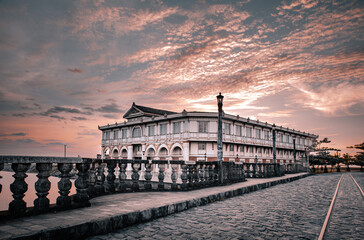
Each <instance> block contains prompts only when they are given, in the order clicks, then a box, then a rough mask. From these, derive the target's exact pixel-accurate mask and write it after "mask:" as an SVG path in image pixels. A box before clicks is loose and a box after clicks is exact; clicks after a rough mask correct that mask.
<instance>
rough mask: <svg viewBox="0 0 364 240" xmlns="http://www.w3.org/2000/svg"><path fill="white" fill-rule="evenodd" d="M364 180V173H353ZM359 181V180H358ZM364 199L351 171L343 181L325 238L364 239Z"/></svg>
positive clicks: (345, 175) (356, 177)
mask: <svg viewBox="0 0 364 240" xmlns="http://www.w3.org/2000/svg"><path fill="white" fill-rule="evenodd" d="M353 176H354V177H355V179H362V180H364V174H361V175H360V174H353ZM357 181H358V180H357ZM363 236H364V201H363V197H362V196H361V194H360V192H359V189H358V187H357V186H356V185H355V183H354V181H353V179H352V178H351V176H350V173H345V174H344V177H343V179H342V181H341V184H340V187H339V191H338V195H337V198H336V201H335V205H334V209H333V212H332V215H331V219H330V222H329V226H328V228H327V231H326V234H325V239H363Z"/></svg>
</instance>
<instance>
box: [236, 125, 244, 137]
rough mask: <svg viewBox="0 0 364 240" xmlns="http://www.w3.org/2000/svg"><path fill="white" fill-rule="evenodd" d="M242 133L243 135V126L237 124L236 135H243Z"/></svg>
mask: <svg viewBox="0 0 364 240" xmlns="http://www.w3.org/2000/svg"><path fill="white" fill-rule="evenodd" d="M242 135H243V131H242V127H241V126H239V125H237V126H236V136H242Z"/></svg>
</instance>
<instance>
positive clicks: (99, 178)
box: [95, 160, 105, 195]
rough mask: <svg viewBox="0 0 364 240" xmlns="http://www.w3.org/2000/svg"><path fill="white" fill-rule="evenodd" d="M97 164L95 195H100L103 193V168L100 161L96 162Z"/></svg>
mask: <svg viewBox="0 0 364 240" xmlns="http://www.w3.org/2000/svg"><path fill="white" fill-rule="evenodd" d="M96 162H97V175H96V186H95V188H96V194H97V195H102V194H104V193H105V186H104V182H105V174H104V166H103V165H102V160H96Z"/></svg>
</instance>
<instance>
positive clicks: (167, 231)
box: [89, 173, 341, 239]
mask: <svg viewBox="0 0 364 240" xmlns="http://www.w3.org/2000/svg"><path fill="white" fill-rule="evenodd" d="M340 176H341V175H340V174H335V173H333V174H320V175H315V176H311V177H308V178H304V179H301V180H298V181H294V182H291V183H287V184H281V185H277V186H274V187H271V188H267V189H264V190H261V191H257V192H253V193H249V194H245V195H242V196H238V197H234V198H231V199H227V200H225V201H221V202H216V203H212V204H208V205H205V206H200V207H197V208H193V209H190V210H187V211H184V212H181V213H177V214H174V215H170V216H168V217H165V218H161V219H157V220H154V221H152V222H147V223H143V224H139V225H135V226H132V227H129V228H125V229H121V230H119V231H117V232H113V233H109V234H105V235H99V236H94V237H91V238H89V239H316V238H317V237H318V235H319V233H320V230H321V227H322V224H323V222H324V219H325V217H326V213H327V210H328V208H329V206H330V203H331V199H332V197H333V195H334V192H335V189H336V185H337V182H338V180H339V178H340Z"/></svg>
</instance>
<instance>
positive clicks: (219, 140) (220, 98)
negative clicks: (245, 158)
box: [216, 92, 224, 184]
mask: <svg viewBox="0 0 364 240" xmlns="http://www.w3.org/2000/svg"><path fill="white" fill-rule="evenodd" d="M216 98H217V106H218V110H219V116H218V124H217V162H218V168H219V183H220V184H222V183H223V179H222V176H223V175H222V102H223V99H224V96H223V95H221V92H220V93H219V95H217V96H216Z"/></svg>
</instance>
